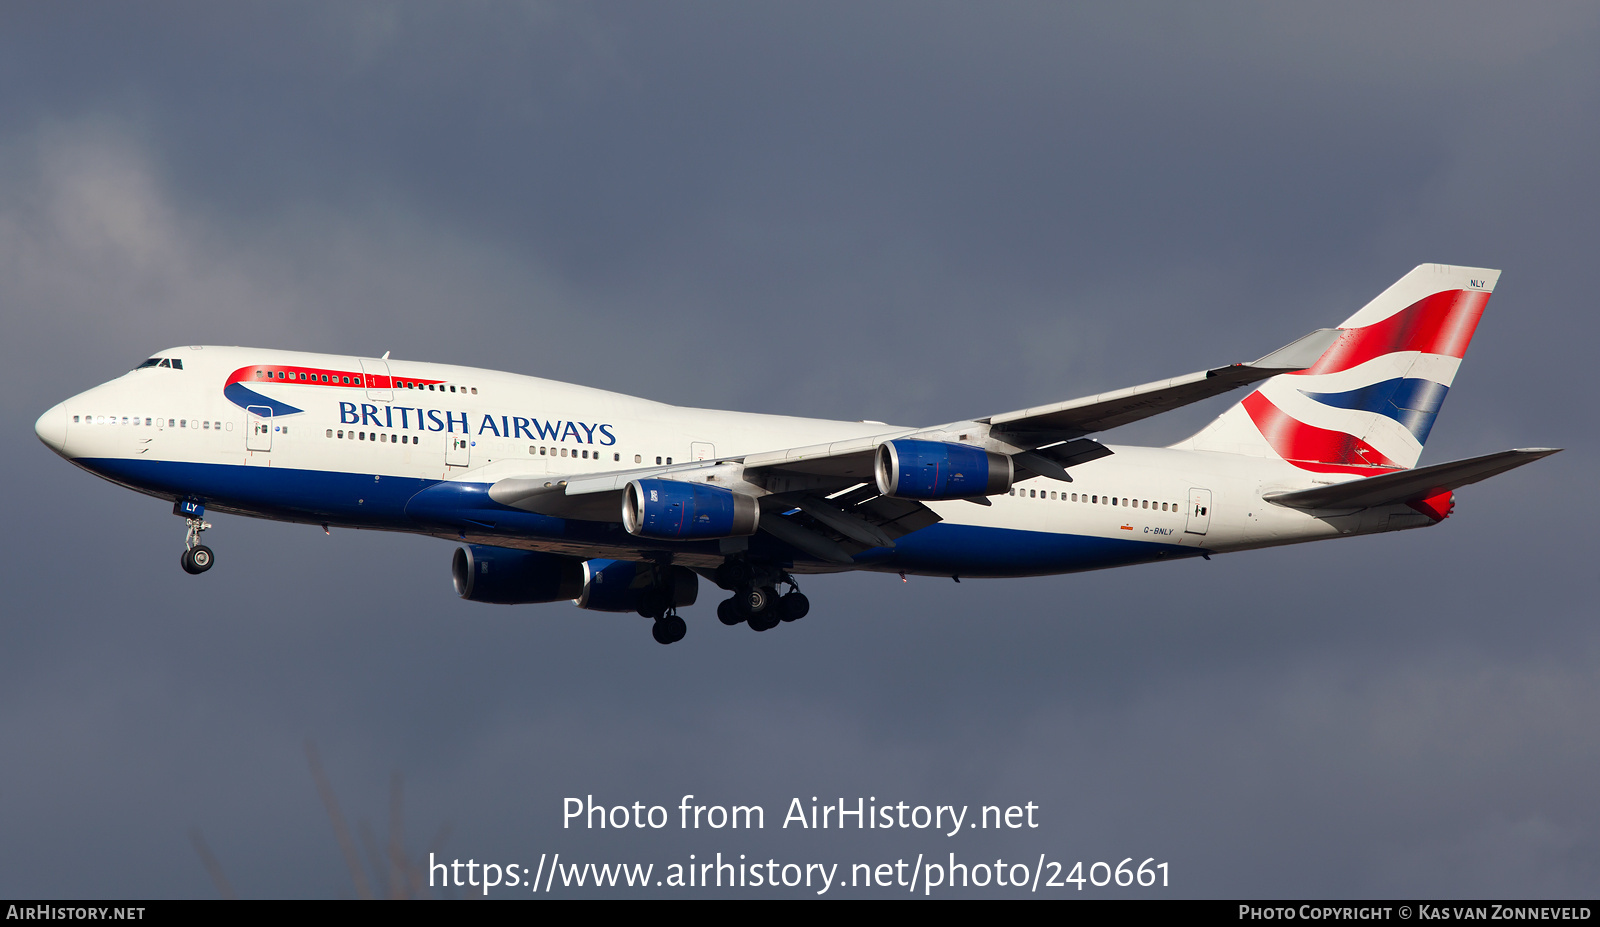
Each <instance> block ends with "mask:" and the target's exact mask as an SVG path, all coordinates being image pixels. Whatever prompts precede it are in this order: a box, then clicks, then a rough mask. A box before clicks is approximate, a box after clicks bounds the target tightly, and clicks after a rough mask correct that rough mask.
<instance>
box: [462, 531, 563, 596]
mask: <svg viewBox="0 0 1600 927" xmlns="http://www.w3.org/2000/svg"><path fill="white" fill-rule="evenodd" d="M450 572H451V574H452V575H453V576H454V578H455V581H456V594H457V595H459V596H461V597H462V598H463V599H469V600H471V601H473V602H492V603H494V604H496V605H528V604H532V603H534V602H559V601H561V600H562V599H576V598H577V597H578V595H579V594H580V593H582V591H583V578H584V574H583V561H582V560H579V559H578V558H577V557H563V556H561V555H560V554H547V553H543V552H540V551H535V550H513V549H511V548H509V547H487V546H484V545H482V544H472V545H469V546H467V547H457V548H456V555H455V558H454V559H453V560H452V561H451V564H450Z"/></svg>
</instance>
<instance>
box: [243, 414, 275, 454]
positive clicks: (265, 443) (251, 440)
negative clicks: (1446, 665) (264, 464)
mask: <svg viewBox="0 0 1600 927" xmlns="http://www.w3.org/2000/svg"><path fill="white" fill-rule="evenodd" d="M244 413H245V415H244V446H245V449H246V450H251V451H270V450H272V408H271V407H270V406H249V407H248V408H246V409H245V410H244Z"/></svg>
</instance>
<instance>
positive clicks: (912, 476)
mask: <svg viewBox="0 0 1600 927" xmlns="http://www.w3.org/2000/svg"><path fill="white" fill-rule="evenodd" d="M874 470H875V472H876V474H877V479H878V491H879V492H881V493H883V494H884V495H886V496H894V497H896V498H900V499H967V498H971V497H973V496H992V495H994V494H995V493H1002V492H1005V491H1006V490H1008V489H1010V488H1011V481H1012V479H1013V478H1014V477H1015V470H1014V469H1013V468H1012V466H1011V458H1010V457H1007V456H1006V455H1004V454H996V453H993V452H991V451H985V450H981V449H979V448H975V447H968V446H966V445H965V444H946V443H944V442H942V441H912V440H899V441H885V442H884V443H883V444H880V445H878V460H877V466H876V467H875V468H874Z"/></svg>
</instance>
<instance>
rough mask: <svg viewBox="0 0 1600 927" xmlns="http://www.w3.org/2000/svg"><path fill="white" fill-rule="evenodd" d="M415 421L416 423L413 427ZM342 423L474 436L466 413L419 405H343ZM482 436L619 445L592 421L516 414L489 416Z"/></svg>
mask: <svg viewBox="0 0 1600 927" xmlns="http://www.w3.org/2000/svg"><path fill="white" fill-rule="evenodd" d="M412 422H415V423H416V424H415V425H413V424H412ZM339 423H340V424H342V425H371V426H372V427H374V428H398V429H405V430H414V431H448V432H455V431H456V430H458V429H459V430H460V432H461V433H462V434H473V431H472V429H471V426H470V421H469V419H468V416H467V413H465V412H447V411H443V410H440V409H423V408H419V407H416V406H391V405H385V406H381V407H380V406H377V405H374V404H372V403H370V402H364V403H361V404H360V405H359V406H358V405H357V404H356V403H353V402H341V403H339ZM476 433H477V434H479V435H494V436H495V437H497V438H527V439H528V440H530V441H567V440H571V441H574V442H576V443H578V444H599V445H602V446H606V447H609V446H611V445H613V444H616V443H617V436H616V435H615V434H613V433H612V432H611V425H610V424H609V423H606V424H593V425H591V424H589V423H588V422H563V421H559V420H556V419H547V420H540V419H537V418H523V417H521V416H516V415H501V416H498V417H497V416H493V415H485V416H483V418H482V420H481V421H480V422H478V430H477V432H476Z"/></svg>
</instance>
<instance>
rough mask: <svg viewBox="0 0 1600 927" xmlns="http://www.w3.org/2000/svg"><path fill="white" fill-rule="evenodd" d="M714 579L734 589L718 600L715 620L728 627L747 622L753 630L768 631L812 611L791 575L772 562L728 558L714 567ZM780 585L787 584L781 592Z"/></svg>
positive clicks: (809, 602)
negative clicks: (786, 589) (730, 596)
mask: <svg viewBox="0 0 1600 927" xmlns="http://www.w3.org/2000/svg"><path fill="white" fill-rule="evenodd" d="M716 582H717V585H719V586H721V587H722V588H724V589H728V590H730V591H732V592H733V596H732V598H728V599H723V600H722V601H721V602H720V603H718V604H717V620H719V621H721V622H722V623H723V624H725V625H728V626H730V627H732V626H733V625H736V624H748V625H749V626H750V629H751V630H752V631H770V630H772V629H773V628H775V627H777V626H778V625H779V624H781V623H782V622H785V621H799V620H800V619H801V618H804V617H805V616H806V614H807V613H808V612H810V611H811V600H810V599H807V598H806V597H805V594H804V593H802V592H801V591H800V587H799V586H798V585H796V584H795V581H794V578H793V577H791V576H790V575H789V574H788V573H786V572H784V571H783V570H781V569H778V568H777V567H774V566H769V565H765V564H753V563H750V562H749V561H747V560H736V559H732V558H730V559H728V560H725V561H723V564H722V566H720V567H718V568H717V574H716ZM780 585H787V586H788V587H789V591H788V593H786V594H784V595H781V596H780V595H779V594H778V588H777V587H778V586H780Z"/></svg>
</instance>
